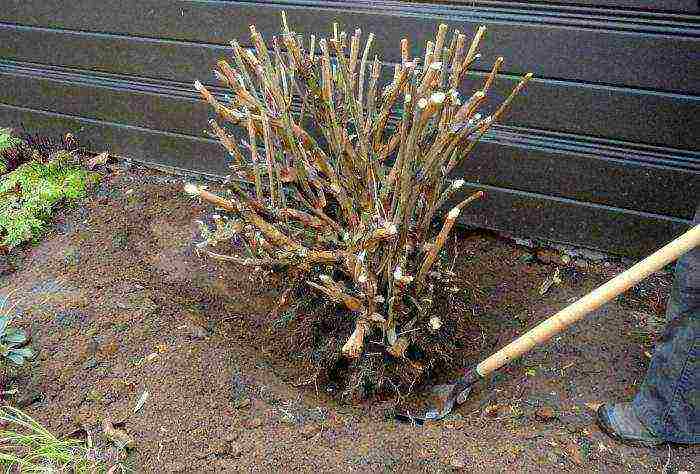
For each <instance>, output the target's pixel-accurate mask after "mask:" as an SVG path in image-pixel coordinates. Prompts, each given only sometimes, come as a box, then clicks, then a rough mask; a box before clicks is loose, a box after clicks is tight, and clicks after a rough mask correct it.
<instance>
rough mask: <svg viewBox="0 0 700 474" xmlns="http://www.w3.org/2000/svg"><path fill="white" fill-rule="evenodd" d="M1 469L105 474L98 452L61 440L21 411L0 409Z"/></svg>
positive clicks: (80, 442)
mask: <svg viewBox="0 0 700 474" xmlns="http://www.w3.org/2000/svg"><path fill="white" fill-rule="evenodd" d="M1 425H7V428H6V429H4V430H1V431H0V468H2V469H3V470H4V472H37V473H51V472H76V473H88V472H89V473H95V472H106V471H107V469H106V467H105V466H104V464H103V463H102V462H101V461H100V460H98V459H96V455H95V454H96V453H95V450H94V449H92V448H91V447H90V446H89V445H88V443H85V442H84V441H81V440H77V439H68V438H64V439H61V438H58V437H56V436H55V435H53V434H52V433H51V432H50V431H48V430H47V429H46V428H44V427H43V426H42V425H41V424H40V423H39V422H37V421H36V420H34V419H33V418H32V417H30V416H29V415H27V414H26V413H24V412H23V411H21V410H18V409H16V408H12V407H3V408H0V426H1Z"/></svg>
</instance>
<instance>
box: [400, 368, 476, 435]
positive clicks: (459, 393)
mask: <svg viewBox="0 0 700 474" xmlns="http://www.w3.org/2000/svg"><path fill="white" fill-rule="evenodd" d="M472 385H473V381H472V380H469V379H468V378H467V377H464V378H462V379H460V380H459V381H457V382H455V383H450V384H443V385H435V386H434V387H433V388H432V389H431V390H430V392H429V393H428V395H427V396H425V397H424V398H423V399H421V400H419V401H418V402H417V403H416V404H414V405H413V406H412V407H411V408H410V409H406V410H402V411H399V412H397V413H396V418H397V419H398V420H399V421H404V422H407V423H413V424H417V425H422V424H423V423H425V422H430V421H438V420H441V419H443V418H445V417H446V416H447V415H449V414H450V413H451V412H452V410H453V409H454V407H455V406H456V405H461V404H462V403H464V402H465V401H466V400H467V398H468V397H469V394H470V393H471V391H472Z"/></svg>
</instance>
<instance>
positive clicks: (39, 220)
mask: <svg viewBox="0 0 700 474" xmlns="http://www.w3.org/2000/svg"><path fill="white" fill-rule="evenodd" d="M97 180H98V177H97V175H96V174H95V173H90V172H88V171H86V170H85V169H83V168H81V167H80V166H79V165H78V164H76V163H75V160H74V159H73V157H72V156H71V155H70V154H68V153H63V154H60V153H59V154H58V156H56V157H55V158H54V159H52V160H51V161H48V162H46V163H40V162H37V161H31V162H29V163H25V164H23V165H21V166H19V167H18V168H17V169H15V170H13V171H11V172H10V173H7V174H6V175H5V176H3V177H2V178H1V179H0V236H2V245H4V246H6V247H9V248H12V247H15V246H17V245H19V244H21V243H23V242H28V241H34V240H36V239H37V238H38V237H39V236H40V235H41V234H42V233H43V232H44V230H45V229H46V226H47V224H48V222H49V220H50V218H51V213H52V210H53V209H54V207H55V206H56V205H57V204H58V203H60V202H62V201H65V200H68V201H71V200H76V199H79V198H82V197H84V196H85V194H86V192H87V190H88V188H89V187H90V186H91V185H92V184H93V183H95V182H96V181H97Z"/></svg>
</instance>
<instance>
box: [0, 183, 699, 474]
mask: <svg viewBox="0 0 700 474" xmlns="http://www.w3.org/2000/svg"><path fill="white" fill-rule="evenodd" d="M202 210H203V209H201V208H198V207H197V206H194V207H193V206H192V205H191V204H190V202H187V197H186V196H185V195H184V194H183V193H182V192H181V180H179V179H177V178H172V177H168V176H164V175H160V174H157V173H154V172H149V171H146V170H131V171H124V170H117V171H116V172H114V173H112V174H110V175H109V176H107V177H105V179H104V181H103V184H102V186H101V187H100V189H98V190H97V191H96V193H95V194H94V195H93V196H92V198H91V201H90V202H88V203H86V205H85V206H84V207H80V208H78V209H73V210H70V211H67V212H66V213H65V215H64V216H63V217H61V218H59V220H58V222H57V225H56V230H55V231H54V232H53V233H51V234H50V235H49V236H48V238H47V239H46V240H45V241H44V242H43V243H42V244H40V245H38V246H36V247H34V248H31V249H28V251H27V252H26V256H25V257H24V258H23V260H22V261H21V263H20V268H19V270H18V271H17V272H15V273H14V274H12V275H9V276H3V277H2V280H0V281H1V282H2V288H3V290H2V291H4V289H6V288H8V287H13V288H17V289H19V290H20V292H21V294H24V295H25V300H24V302H23V304H22V306H23V308H24V309H25V311H24V312H23V314H22V316H21V317H20V319H19V324H20V325H22V326H24V327H25V328H27V329H29V330H30V331H31V333H32V336H33V341H34V342H33V344H34V345H35V346H36V348H37V349H38V351H39V357H38V359H37V360H36V361H35V362H34V363H33V365H32V366H31V367H30V368H29V370H27V371H26V372H23V373H22V374H20V376H18V377H16V378H13V379H9V380H8V378H7V376H2V378H0V383H2V384H4V385H5V386H16V387H17V388H18V389H19V394H18V395H17V396H16V397H15V398H14V399H12V400H10V402H12V403H20V404H23V405H27V406H28V407H27V410H28V411H29V413H30V414H31V415H33V416H36V417H37V418H38V419H39V420H41V421H42V422H45V423H46V424H47V425H48V426H49V427H50V428H51V429H53V430H55V431H57V432H64V433H65V432H69V431H72V430H73V429H75V428H76V425H81V426H86V427H88V428H89V429H91V431H92V433H93V434H95V435H96V439H97V440H98V442H101V441H99V440H101V437H100V436H99V429H98V422H99V420H100V419H101V418H102V417H104V416H111V417H112V418H113V419H123V418H126V424H125V429H126V430H127V431H128V432H130V433H131V434H132V435H133V436H134V437H135V439H136V440H137V449H136V450H135V451H134V452H133V453H132V455H131V457H130V459H129V463H130V464H131V466H132V467H133V468H134V469H135V470H136V471H137V472H178V471H181V472H205V471H211V472H215V471H216V472H222V471H235V470H244V471H249V470H251V469H257V470H262V471H280V470H285V471H306V472H309V471H319V470H323V471H348V470H352V471H362V472H367V471H387V470H397V471H418V470H421V471H422V470H430V471H450V470H453V469H461V468H466V469H470V470H471V469H473V468H476V467H478V468H479V470H482V471H484V472H502V471H504V470H507V471H515V470H523V471H525V470H527V471H547V472H549V471H555V470H556V471H572V472H575V471H581V472H584V471H585V472H590V471H609V472H624V471H630V472H631V471H640V470H644V471H649V470H653V469H660V468H661V467H663V466H664V465H665V464H666V462H667V459H669V456H670V460H671V463H670V466H671V469H674V471H673V472H675V471H677V470H683V469H684V470H687V471H691V472H693V471H694V470H696V469H697V467H698V466H697V457H698V454H700V450H699V449H698V448H674V449H673V450H671V451H666V450H661V451H648V450H641V449H633V448H627V447H621V446H620V445H617V444H615V443H613V442H612V441H610V440H608V439H607V438H605V437H604V436H603V435H602V434H600V433H599V432H598V431H597V429H596V428H595V425H594V424H593V422H592V415H591V412H590V410H589V409H588V408H587V407H586V403H590V402H596V401H601V400H605V399H609V398H615V399H619V398H626V397H629V396H631V395H632V394H633V393H634V391H635V388H636V385H637V384H638V383H639V380H640V379H641V378H642V376H643V373H644V368H645V365H646V363H647V360H646V357H645V355H644V352H645V351H646V350H648V346H646V345H644V344H645V342H644V341H640V336H639V335H640V331H641V329H643V328H646V327H647V326H648V325H647V324H646V322H647V319H650V318H652V316H651V315H650V313H651V311H652V309H651V308H647V307H646V306H645V305H644V302H643V301H642V302H641V303H640V302H639V301H636V302H634V308H633V309H625V310H624V311H623V310H621V309H620V307H619V306H617V305H611V306H609V307H608V308H607V309H606V310H604V311H602V312H600V313H599V315H598V317H597V318H596V319H593V320H591V321H589V322H586V323H584V324H581V325H579V326H577V327H576V328H575V329H574V330H573V331H571V333H569V334H567V335H564V336H561V337H559V338H557V339H555V340H554V341H552V343H551V344H549V345H548V346H547V347H544V348H541V349H539V350H536V351H533V352H532V353H531V354H530V355H528V356H527V357H525V358H524V359H523V360H521V361H519V362H518V363H516V364H513V365H512V366H511V367H509V368H507V369H506V370H504V371H502V372H501V374H500V375H498V376H496V377H495V378H494V380H492V381H491V382H490V385H489V387H487V388H485V389H482V390H481V391H479V392H478V393H475V394H474V396H473V397H472V398H471V399H470V400H469V402H468V403H467V404H466V405H465V406H463V407H461V408H460V409H459V410H458V411H457V412H456V413H455V414H454V415H452V416H450V417H449V418H448V419H447V420H445V421H444V422H441V423H438V424H434V425H431V426H425V427H423V428H415V427H412V426H408V425H403V424H399V423H397V422H395V421H393V420H390V419H389V420H387V419H384V418H383V417H384V416H385V413H386V411H385V409H386V408H388V407H390V406H391V405H392V404H393V402H394V397H392V396H386V397H385V398H384V399H380V400H376V399H375V400H372V401H371V402H368V403H366V404H364V405H348V404H340V403H338V402H337V401H335V400H336V398H337V394H338V393H340V392H342V391H343V388H344V387H342V386H341V384H339V383H338V381H339V380H342V376H341V375H342V374H336V375H338V376H336V377H335V378H334V377H333V374H331V376H330V377H327V378H326V379H324V380H321V379H320V378H318V377H315V375H316V372H315V371H314V370H313V367H312V366H310V365H309V363H308V360H309V359H308V354H307V353H306V351H307V350H308V349H307V346H306V345H304V344H302V343H301V342H303V341H304V339H303V338H302V339H300V338H299V337H298V336H299V334H301V333H303V331H304V330H305V329H304V328H308V324H305V318H311V317H313V315H314V312H315V311H321V309H320V308H316V307H314V306H313V305H310V306H309V307H303V308H300V311H298V312H297V313H298V315H299V316H298V317H296V318H294V319H292V320H288V321H285V320H284V319H283V318H282V317H281V315H279V316H278V317H277V319H272V320H271V319H270V318H269V316H268V313H269V311H270V310H271V309H272V306H273V304H274V302H275V301H276V298H277V296H278V295H279V291H280V289H281V288H282V284H283V281H282V280H281V277H279V276H272V277H270V276H268V275H265V274H263V273H249V272H245V271H243V270H241V269H238V268H236V267H232V266H229V265H217V264H214V263H212V262H211V261H205V260H202V259H200V258H198V257H197V255H196V252H195V249H194V246H193V245H192V241H193V237H194V236H195V235H196V232H197V230H196V229H197V226H196V224H195V223H194V220H195V219H197V218H199V216H200V215H201V211H202ZM448 253H449V257H450V259H451V261H452V260H454V269H455V272H457V273H458V274H459V275H460V279H461V281H462V282H463V284H462V285H460V287H461V289H460V291H459V292H455V293H453V295H454V296H453V298H454V301H453V308H454V309H453V311H457V312H459V314H461V315H463V318H464V321H465V322H464V326H465V327H469V328H473V329H471V330H470V331H471V332H469V333H467V334H465V339H464V341H463V343H462V346H460V347H455V349H454V351H453V352H452V353H451V354H452V357H453V361H452V363H451V364H449V365H446V366H445V367H443V368H442V370H441V372H440V373H439V374H438V377H437V380H436V381H440V380H443V379H449V378H450V377H451V376H453V375H454V374H455V372H456V371H457V370H458V369H459V368H460V367H462V366H463V365H464V364H467V363H472V362H475V361H477V360H478V358H479V357H480V356H483V355H486V354H488V353H489V352H490V351H491V350H493V349H495V348H497V346H500V345H502V344H503V343H505V342H507V341H508V340H510V339H511V338H512V337H513V336H514V335H516V334H518V333H520V332H521V331H522V330H523V329H525V328H528V327H530V326H532V325H533V324H534V323H535V322H537V321H539V320H541V319H543V318H545V317H547V316H548V315H549V314H550V313H551V312H552V311H554V310H555V309H556V308H559V307H561V306H563V305H564V304H566V302H567V301H569V300H570V299H571V298H573V297H575V296H577V295H580V294H583V293H584V292H585V291H586V290H587V289H590V288H591V287H592V286H594V285H595V284H597V283H598V282H600V281H601V280H602V279H604V278H605V277H606V276H609V275H610V274H613V273H615V272H616V271H618V270H619V268H617V267H615V266H610V267H607V268H606V267H603V266H602V265H600V267H599V268H586V269H582V268H581V267H577V266H570V267H567V268H564V269H562V270H561V272H560V274H561V277H562V283H561V285H559V286H556V285H555V286H554V287H552V288H551V289H550V290H549V292H547V294H546V295H545V296H544V297H541V296H540V295H539V288H540V287H541V284H542V282H543V281H544V280H545V279H546V278H548V277H550V276H551V275H552V274H553V272H554V270H555V267H554V266H551V265H543V264H540V263H537V262H533V261H532V259H531V257H530V253H529V251H526V250H525V249H521V248H516V247H513V246H510V245H509V244H508V243H507V242H505V241H502V240H499V239H497V238H495V237H494V236H489V235H483V234H478V233H467V232H463V233H461V234H460V235H458V236H457V237H456V239H455V241H454V242H452V243H451V246H450V248H449V249H448ZM581 265H582V264H581ZM655 294H656V293H655ZM645 318H646V319H645ZM326 323H327V324H328V325H329V326H331V325H339V324H340V325H342V324H343V322H342V321H337V320H334V319H329V320H328V321H327V322H326ZM290 329H292V330H291V331H290ZM348 330H349V328H348ZM642 334H647V333H643V332H642ZM305 337H307V338H311V337H313V333H308V334H306V336H305ZM645 341H646V339H645ZM640 343H641V344H642V345H640ZM295 345H296V347H297V348H298V350H297V351H296V352H291V353H289V354H287V353H286V350H287V349H288V348H290V347H294V346H295ZM309 347H313V346H309ZM144 390H148V391H149V393H150V397H149V398H148V400H147V401H146V403H145V405H144V407H143V408H142V409H141V410H140V411H139V412H138V413H137V414H133V413H132V412H133V407H134V405H135V403H136V401H137V399H138V398H139V396H140V395H141V394H142V393H143V392H144Z"/></svg>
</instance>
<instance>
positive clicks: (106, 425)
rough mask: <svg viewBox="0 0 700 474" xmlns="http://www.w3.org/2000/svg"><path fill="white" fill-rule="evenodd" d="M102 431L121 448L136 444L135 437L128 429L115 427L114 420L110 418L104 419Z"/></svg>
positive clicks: (131, 446)
mask: <svg viewBox="0 0 700 474" xmlns="http://www.w3.org/2000/svg"><path fill="white" fill-rule="evenodd" d="M102 431H103V432H104V434H105V436H106V437H107V439H109V440H110V441H111V442H112V443H114V444H115V445H116V446H117V447H118V448H119V449H128V448H133V447H134V446H135V445H136V442H135V441H134V438H132V437H131V436H130V435H129V434H128V433H127V432H126V431H124V430H120V429H119V428H115V427H114V425H113V424H112V420H110V419H109V418H105V419H104V420H102Z"/></svg>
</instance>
